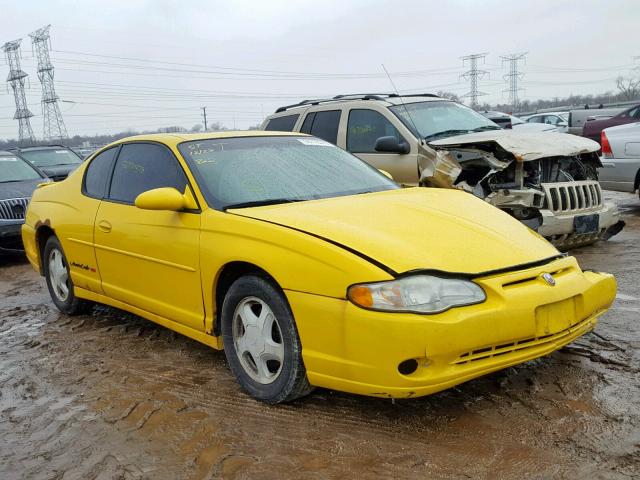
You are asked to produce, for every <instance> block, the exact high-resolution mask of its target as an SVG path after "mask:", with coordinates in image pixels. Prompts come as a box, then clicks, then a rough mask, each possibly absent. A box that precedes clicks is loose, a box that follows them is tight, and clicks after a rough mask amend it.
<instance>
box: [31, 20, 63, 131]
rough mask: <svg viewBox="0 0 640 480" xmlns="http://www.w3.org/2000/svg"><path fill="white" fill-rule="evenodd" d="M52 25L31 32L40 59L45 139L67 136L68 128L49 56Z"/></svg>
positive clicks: (39, 76) (34, 48)
mask: <svg viewBox="0 0 640 480" xmlns="http://www.w3.org/2000/svg"><path fill="white" fill-rule="evenodd" d="M50 28H51V25H46V26H44V27H42V28H39V29H38V30H36V31H35V32H32V33H30V34H29V36H30V37H31V44H32V45H33V50H34V52H35V55H36V57H37V59H38V78H39V79H40V83H41V84H42V102H41V103H42V117H43V120H44V130H43V139H44V140H54V139H58V138H59V139H63V138H67V129H66V127H65V126H64V120H62V112H60V105H58V99H59V97H58V95H56V89H55V87H54V84H53V72H54V70H53V64H52V63H51V59H50V57H49V44H50V42H51V37H50V36H49V29H50Z"/></svg>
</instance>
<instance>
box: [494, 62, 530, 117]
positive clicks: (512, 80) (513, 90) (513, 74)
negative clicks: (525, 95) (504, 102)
mask: <svg viewBox="0 0 640 480" xmlns="http://www.w3.org/2000/svg"><path fill="white" fill-rule="evenodd" d="M526 55H527V52H524V53H512V54H510V55H502V56H501V57H500V58H501V59H502V65H503V66H504V63H505V62H507V63H508V64H509V73H506V74H505V75H503V78H504V79H505V81H507V82H509V88H508V89H507V90H503V92H504V91H507V92H509V105H511V107H512V108H513V109H514V110H516V109H517V108H518V104H519V102H518V92H519V91H522V90H523V89H522V88H518V80H520V79H521V78H522V76H523V74H522V73H520V72H519V71H518V62H519V61H520V60H522V61H526V60H525V56H526Z"/></svg>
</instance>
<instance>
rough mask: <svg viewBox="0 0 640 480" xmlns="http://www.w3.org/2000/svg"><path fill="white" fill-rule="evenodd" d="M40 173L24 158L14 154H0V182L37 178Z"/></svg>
mask: <svg viewBox="0 0 640 480" xmlns="http://www.w3.org/2000/svg"><path fill="white" fill-rule="evenodd" d="M40 178H42V177H41V176H40V174H39V173H38V172H37V171H35V170H34V169H33V167H31V165H29V164H28V163H27V162H25V161H24V160H22V159H20V158H17V157H14V156H8V155H7V156H4V155H2V156H0V183H6V182H23V181H25V180H38V179H40Z"/></svg>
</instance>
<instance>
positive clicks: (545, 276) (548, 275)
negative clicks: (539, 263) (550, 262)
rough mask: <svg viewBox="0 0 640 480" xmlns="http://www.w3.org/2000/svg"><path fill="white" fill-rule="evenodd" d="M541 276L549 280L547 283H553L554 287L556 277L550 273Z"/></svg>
mask: <svg viewBox="0 0 640 480" xmlns="http://www.w3.org/2000/svg"><path fill="white" fill-rule="evenodd" d="M541 277H542V279H543V280H544V281H545V282H547V285H551V286H552V287H553V286H554V285H555V284H556V280H555V278H553V277H552V276H551V274H550V273H543V274H542V275H541Z"/></svg>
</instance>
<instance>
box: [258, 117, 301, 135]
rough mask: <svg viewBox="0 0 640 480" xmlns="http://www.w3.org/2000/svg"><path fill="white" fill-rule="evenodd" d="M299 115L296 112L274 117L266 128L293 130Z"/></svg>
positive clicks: (280, 130) (278, 130) (274, 130)
mask: <svg viewBox="0 0 640 480" xmlns="http://www.w3.org/2000/svg"><path fill="white" fill-rule="evenodd" d="M299 116H300V115H297V114H296V115H286V116H284V117H276V118H272V119H271V120H269V123H267V126H266V127H264V129H265V130H268V131H271V132H292V131H293V127H294V125H295V124H296V122H297V121H298V117H299Z"/></svg>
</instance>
